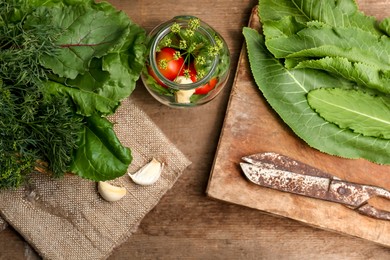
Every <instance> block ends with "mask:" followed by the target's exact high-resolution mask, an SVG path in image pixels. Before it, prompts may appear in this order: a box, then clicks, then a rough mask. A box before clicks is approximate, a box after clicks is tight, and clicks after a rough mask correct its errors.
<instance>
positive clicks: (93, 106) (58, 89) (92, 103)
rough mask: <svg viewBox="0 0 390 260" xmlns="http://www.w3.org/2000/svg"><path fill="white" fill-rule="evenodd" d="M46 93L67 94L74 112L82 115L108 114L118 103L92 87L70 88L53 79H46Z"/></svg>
mask: <svg viewBox="0 0 390 260" xmlns="http://www.w3.org/2000/svg"><path fill="white" fill-rule="evenodd" d="M44 87H45V92H46V93H47V94H54V95H58V94H63V95H68V96H69V97H70V98H71V99H72V101H73V103H74V105H75V109H76V113H77V114H80V115H83V116H91V115H93V114H95V113H99V114H101V115H109V114H112V113H113V111H115V110H116V109H117V108H118V106H119V105H120V101H119V100H115V99H110V98H108V97H104V96H102V95H100V94H99V93H98V92H97V91H95V89H93V87H95V86H94V85H90V87H92V88H84V89H81V88H72V87H68V86H65V85H63V84H60V83H56V82H54V81H48V82H46V83H45V84H44Z"/></svg>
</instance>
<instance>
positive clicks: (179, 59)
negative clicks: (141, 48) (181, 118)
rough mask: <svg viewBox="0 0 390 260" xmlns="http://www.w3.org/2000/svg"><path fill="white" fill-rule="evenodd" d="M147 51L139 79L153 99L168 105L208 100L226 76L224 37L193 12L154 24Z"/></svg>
mask: <svg viewBox="0 0 390 260" xmlns="http://www.w3.org/2000/svg"><path fill="white" fill-rule="evenodd" d="M147 55H148V57H147V59H146V66H145V68H144V70H143V72H142V74H141V78H142V81H143V83H144V85H145V87H146V89H147V90H148V91H149V92H150V94H151V95H152V96H153V97H154V98H155V99H157V100H158V101H160V102H161V103H162V104H165V105H168V106H171V107H194V106H198V105H202V104H205V103H207V102H209V101H211V100H212V99H214V98H215V97H216V96H217V95H218V94H219V93H220V91H221V90H222V88H223V87H224V86H225V83H226V81H227V79H228V76H229V71H230V53H229V49H228V46H227V44H226V42H225V40H224V39H223V38H222V37H221V35H220V34H218V33H217V32H216V31H215V30H214V29H213V28H211V27H210V26H209V25H207V24H206V23H204V22H203V21H201V20H200V19H198V18H197V17H194V16H177V17H174V18H173V19H171V20H169V21H167V22H165V23H162V24H161V25H159V26H157V27H156V28H154V29H153V30H152V31H151V32H150V33H149V44H148V54H147Z"/></svg>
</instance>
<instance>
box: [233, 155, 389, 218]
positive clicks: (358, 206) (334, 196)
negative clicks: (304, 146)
mask: <svg viewBox="0 0 390 260" xmlns="http://www.w3.org/2000/svg"><path fill="white" fill-rule="evenodd" d="M242 159H243V161H245V162H241V163H240V166H241V169H242V171H243V172H244V175H245V176H246V178H247V179H248V180H249V181H251V182H252V183H254V184H257V185H260V186H262V187H267V188H271V189H275V190H279V191H283V192H288V193H293V194H298V195H301V196H306V197H310V198H315V199H320V200H325V201H331V202H336V203H340V204H342V205H344V206H347V207H348V208H351V209H353V210H355V211H357V212H358V213H360V214H363V215H366V216H369V217H372V218H377V219H383V220H390V212H389V211H385V210H381V209H377V208H375V207H374V206H372V205H370V204H368V200H369V199H370V198H373V197H377V196H379V197H383V198H386V199H390V192H389V191H388V190H385V189H383V188H380V187H376V186H370V185H364V184H359V183H353V182H348V181H343V180H341V179H339V178H337V177H335V176H332V175H331V174H329V173H326V172H323V171H321V170H320V169H318V168H315V167H312V166H310V165H308V164H305V163H303V162H300V161H297V160H294V159H292V158H290V157H288V156H284V155H281V154H278V153H273V152H267V153H259V154H254V155H250V156H246V157H243V158H242Z"/></svg>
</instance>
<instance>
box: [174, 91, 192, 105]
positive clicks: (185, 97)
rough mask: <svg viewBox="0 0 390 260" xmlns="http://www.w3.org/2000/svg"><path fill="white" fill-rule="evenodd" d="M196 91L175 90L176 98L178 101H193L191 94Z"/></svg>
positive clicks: (185, 102)
mask: <svg viewBox="0 0 390 260" xmlns="http://www.w3.org/2000/svg"><path fill="white" fill-rule="evenodd" d="M194 93H195V89H189V90H178V91H176V92H175V100H176V102H177V103H183V104H188V103H191V99H190V98H191V96H192V95H193V94H194Z"/></svg>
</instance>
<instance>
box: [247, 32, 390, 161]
mask: <svg viewBox="0 0 390 260" xmlns="http://www.w3.org/2000/svg"><path fill="white" fill-rule="evenodd" d="M243 33H244V36H245V40H246V44H247V49H248V57H249V62H250V66H251V70H252V74H253V76H254V79H255V82H256V84H257V86H258V87H259V89H260V90H261V91H262V93H263V95H264V97H265V98H266V100H267V101H268V103H269V104H270V105H271V107H272V108H273V109H274V110H275V111H276V112H277V113H278V114H279V116H280V117H281V118H282V120H283V121H284V122H285V123H286V124H287V125H288V126H289V127H290V128H291V129H292V130H293V131H294V132H295V133H296V135H297V136H299V137H300V138H302V139H303V140H304V141H305V142H306V143H307V144H308V145H309V146H311V147H313V148H315V149H318V150H320V151H322V152H325V153H328V154H331V155H337V156H341V157H346V158H365V159H367V160H370V161H373V162H376V163H381V164H390V149H388V148H387V147H389V145H390V142H389V140H385V139H381V138H375V137H367V136H362V135H360V134H357V133H354V132H352V131H351V130H348V129H340V128H339V127H338V126H337V125H335V124H332V123H329V122H327V121H326V120H324V119H323V118H322V117H320V116H319V115H318V114H317V113H316V112H315V111H313V110H312V109H311V107H310V106H309V104H308V103H307V100H306V95H307V93H308V92H309V91H310V90H312V89H315V88H321V87H324V88H326V87H344V88H347V87H353V86H351V84H350V83H349V84H348V82H346V81H343V80H341V79H338V78H335V77H332V76H331V75H329V74H328V73H325V72H321V71H317V70H310V69H297V70H291V71H289V70H287V69H286V68H285V67H284V66H283V64H282V63H281V62H280V61H279V60H278V59H275V58H274V57H273V56H272V55H271V54H270V53H269V52H268V50H267V49H266V47H265V42H264V39H263V37H262V36H261V35H260V34H259V33H258V32H257V31H255V30H253V29H249V28H244V30H243Z"/></svg>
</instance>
